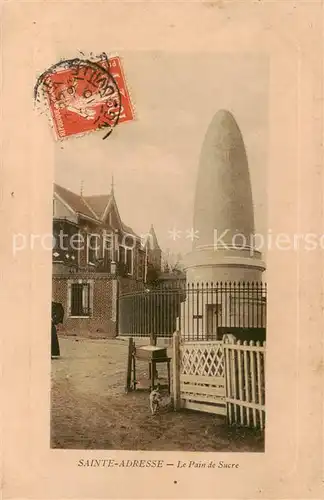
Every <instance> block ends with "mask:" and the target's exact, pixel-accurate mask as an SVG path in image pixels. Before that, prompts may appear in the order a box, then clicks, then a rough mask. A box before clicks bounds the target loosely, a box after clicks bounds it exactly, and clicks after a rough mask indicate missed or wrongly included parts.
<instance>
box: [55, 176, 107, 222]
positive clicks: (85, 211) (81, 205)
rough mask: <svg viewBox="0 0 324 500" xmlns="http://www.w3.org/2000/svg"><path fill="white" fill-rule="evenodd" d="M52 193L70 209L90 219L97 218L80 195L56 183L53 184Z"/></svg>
mask: <svg viewBox="0 0 324 500" xmlns="http://www.w3.org/2000/svg"><path fill="white" fill-rule="evenodd" d="M54 193H55V194H57V195H58V196H59V197H60V198H61V199H62V200H63V201H64V202H65V203H66V204H67V205H68V206H69V207H70V208H71V209H72V211H73V212H76V213H78V214H81V215H85V216H86V217H90V218H91V219H98V217H97V215H96V213H95V212H94V211H93V210H92V209H91V207H89V206H88V204H87V203H86V202H85V200H84V199H83V198H82V196H81V195H79V194H76V193H73V192H72V191H70V190H69V189H66V188H64V187H62V186H59V185H58V184H54Z"/></svg>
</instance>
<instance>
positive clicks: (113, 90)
mask: <svg viewBox="0 0 324 500" xmlns="http://www.w3.org/2000/svg"><path fill="white" fill-rule="evenodd" d="M34 97H35V100H36V101H38V102H40V101H43V102H44V103H45V105H46V107H47V109H48V110H49V114H50V117H51V121H52V123H53V128H54V131H55V135H56V138H57V139H58V140H62V139H65V138H67V137H70V136H78V135H83V134H85V133H88V132H93V131H96V130H99V129H107V130H106V133H105V135H104V137H103V138H106V137H108V136H109V135H110V134H111V132H112V130H113V128H114V127H115V126H116V125H117V124H118V123H121V122H125V121H130V120H133V119H134V111H133V106H132V103H131V100H130V95H129V91H128V89H127V85H126V80H125V76H124V73H123V70H122V65H121V60H120V57H118V56H114V57H113V58H111V59H108V57H107V55H106V54H105V53H103V54H101V55H100V56H99V57H98V58H94V60H90V59H80V58H75V59H71V60H65V61H61V62H59V63H57V64H55V65H54V66H52V67H51V68H49V69H48V70H47V71H45V72H44V73H43V74H42V75H41V76H40V77H39V78H38V80H37V83H36V86H35V90H34Z"/></svg>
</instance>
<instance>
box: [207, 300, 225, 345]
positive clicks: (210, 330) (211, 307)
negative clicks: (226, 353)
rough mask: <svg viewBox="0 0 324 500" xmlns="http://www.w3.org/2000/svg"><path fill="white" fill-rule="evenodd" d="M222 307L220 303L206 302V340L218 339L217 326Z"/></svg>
mask: <svg viewBox="0 0 324 500" xmlns="http://www.w3.org/2000/svg"><path fill="white" fill-rule="evenodd" d="M221 313H222V307H221V305H220V304H206V319H207V340H220V339H219V338H218V326H219V324H220V315H221Z"/></svg>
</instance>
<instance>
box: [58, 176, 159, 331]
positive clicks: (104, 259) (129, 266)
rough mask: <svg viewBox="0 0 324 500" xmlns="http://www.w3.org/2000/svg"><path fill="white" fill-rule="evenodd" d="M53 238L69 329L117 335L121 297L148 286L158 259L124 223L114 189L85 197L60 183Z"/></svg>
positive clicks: (61, 293)
mask: <svg viewBox="0 0 324 500" xmlns="http://www.w3.org/2000/svg"><path fill="white" fill-rule="evenodd" d="M53 236H54V248H53V285H52V298H53V300H54V301H56V302H60V303H61V304H62V305H63V307H64V310H65V319H64V325H63V328H64V330H65V332H66V333H67V334H69V333H78V334H86V335H91V336H100V337H114V336H115V335H116V334H117V329H118V295H119V293H123V291H128V290H132V289H135V288H136V289H139V288H140V287H141V286H143V287H144V280H145V275H146V274H147V263H148V261H149V262H151V260H152V258H153V257H152V256H151V250H148V249H147V248H146V247H145V245H143V241H142V239H141V237H140V236H138V235H137V234H136V233H135V232H134V231H133V230H132V229H131V228H130V227H128V226H126V225H125V224H124V222H123V221H122V219H121V217H120V214H119V211H118V207H117V203H116V199H115V195H114V190H113V188H112V189H111V193H110V194H108V195H101V196H83V195H82V194H81V195H78V194H76V193H73V192H72V191H70V190H68V189H65V188H64V187H62V186H59V185H57V184H55V185H54V195H53ZM155 238H156V236H155ZM154 259H155V260H154V262H155V265H157V266H158V265H159V264H158V261H157V258H156V255H155V257H154Z"/></svg>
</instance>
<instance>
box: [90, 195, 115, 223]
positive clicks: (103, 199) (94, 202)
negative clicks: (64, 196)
mask: <svg viewBox="0 0 324 500" xmlns="http://www.w3.org/2000/svg"><path fill="white" fill-rule="evenodd" d="M84 200H85V201H86V202H87V203H88V205H90V207H91V208H92V210H94V211H95V213H96V214H97V215H98V217H99V218H100V219H101V218H102V216H103V215H104V213H105V210H106V207H107V205H108V203H109V202H110V200H111V195H110V194H99V195H94V196H84Z"/></svg>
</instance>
